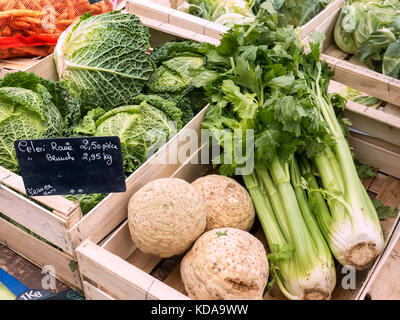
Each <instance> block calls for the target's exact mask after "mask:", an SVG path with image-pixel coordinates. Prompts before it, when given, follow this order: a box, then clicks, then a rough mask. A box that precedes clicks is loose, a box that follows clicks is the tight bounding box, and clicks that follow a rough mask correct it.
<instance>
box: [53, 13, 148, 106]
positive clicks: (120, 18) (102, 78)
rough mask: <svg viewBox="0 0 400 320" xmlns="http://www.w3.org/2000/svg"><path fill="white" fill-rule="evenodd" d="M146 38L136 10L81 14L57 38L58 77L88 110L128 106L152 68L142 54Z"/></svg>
mask: <svg viewBox="0 0 400 320" xmlns="http://www.w3.org/2000/svg"><path fill="white" fill-rule="evenodd" d="M149 38H150V35H149V31H148V29H147V28H146V27H144V26H143V24H142V23H141V21H140V19H139V18H138V17H137V16H135V15H132V14H124V13H121V12H119V11H115V12H110V13H105V14H102V15H97V16H92V17H91V16H90V15H84V16H82V17H81V20H80V21H78V22H77V23H75V24H74V25H72V26H71V27H69V28H68V29H67V30H66V31H65V32H64V33H63V34H62V35H61V36H60V39H59V41H58V44H57V47H56V49H55V61H56V65H57V70H58V74H59V76H60V79H61V80H62V81H63V82H65V83H66V85H67V87H68V88H69V89H70V91H71V93H72V94H73V95H74V96H79V97H81V99H82V104H83V105H85V107H87V108H88V109H92V108H96V107H101V108H104V109H105V110H107V111H108V110H111V109H113V108H115V107H118V106H122V105H129V104H131V103H132V102H131V100H132V98H133V97H135V96H136V95H137V94H139V93H140V92H141V91H142V89H143V87H144V86H145V84H146V83H147V81H148V79H149V77H150V76H151V74H152V73H153V72H154V63H153V62H152V60H151V59H150V58H149V57H148V55H147V54H146V50H147V49H148V48H149V46H150V44H149Z"/></svg>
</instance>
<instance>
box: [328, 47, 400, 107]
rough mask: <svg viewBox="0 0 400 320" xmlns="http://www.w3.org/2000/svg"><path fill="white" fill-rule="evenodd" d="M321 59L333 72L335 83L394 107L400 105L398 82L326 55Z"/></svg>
mask: <svg viewBox="0 0 400 320" xmlns="http://www.w3.org/2000/svg"><path fill="white" fill-rule="evenodd" d="M321 58H322V59H324V60H326V62H327V63H328V64H329V65H330V66H331V67H332V69H333V70H334V72H335V73H334V76H333V79H334V80H335V81H338V82H340V83H343V84H345V85H347V86H349V87H351V88H354V89H357V90H359V91H361V92H365V93H367V94H369V95H371V96H373V97H377V98H379V99H381V100H384V101H387V102H390V103H392V104H394V105H399V104H400V80H397V79H394V78H392V77H388V76H385V75H383V74H380V73H378V72H375V71H373V70H370V69H367V68H366V67H362V66H357V65H355V64H352V63H351V62H347V61H343V60H340V59H337V58H334V57H331V56H328V55H326V54H322V55H321Z"/></svg>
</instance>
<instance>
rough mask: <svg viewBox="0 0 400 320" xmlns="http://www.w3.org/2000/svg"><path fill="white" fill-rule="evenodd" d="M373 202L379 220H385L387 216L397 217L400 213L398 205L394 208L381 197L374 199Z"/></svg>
mask: <svg viewBox="0 0 400 320" xmlns="http://www.w3.org/2000/svg"><path fill="white" fill-rule="evenodd" d="M372 203H373V204H374V208H375V209H376V212H377V213H378V217H379V220H384V219H386V218H396V217H397V216H398V214H399V210H398V208H397V207H396V208H394V209H392V208H391V207H389V206H385V205H383V203H382V201H381V200H379V199H374V200H372Z"/></svg>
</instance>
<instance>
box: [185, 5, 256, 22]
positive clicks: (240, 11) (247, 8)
mask: <svg viewBox="0 0 400 320" xmlns="http://www.w3.org/2000/svg"><path fill="white" fill-rule="evenodd" d="M253 2H254V0H186V2H184V3H183V5H182V6H181V7H179V9H180V10H182V11H184V12H187V13H190V14H192V15H195V16H198V17H201V18H203V19H206V20H209V21H214V22H216V23H219V24H222V25H224V26H226V27H232V26H233V25H234V24H241V23H246V22H250V21H253V20H254V14H253V12H252V10H251V8H252V6H253Z"/></svg>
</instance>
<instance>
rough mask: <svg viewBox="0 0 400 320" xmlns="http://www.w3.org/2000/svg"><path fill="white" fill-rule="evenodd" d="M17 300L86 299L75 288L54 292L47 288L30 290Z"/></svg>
mask: <svg viewBox="0 0 400 320" xmlns="http://www.w3.org/2000/svg"><path fill="white" fill-rule="evenodd" d="M16 300H25V301H29V300H85V299H84V298H83V297H82V296H80V295H78V294H77V293H76V292H75V291H73V290H67V291H63V292H60V293H52V292H50V291H47V290H28V291H26V292H24V293H22V294H21V295H19V296H18V297H17V298H16Z"/></svg>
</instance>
